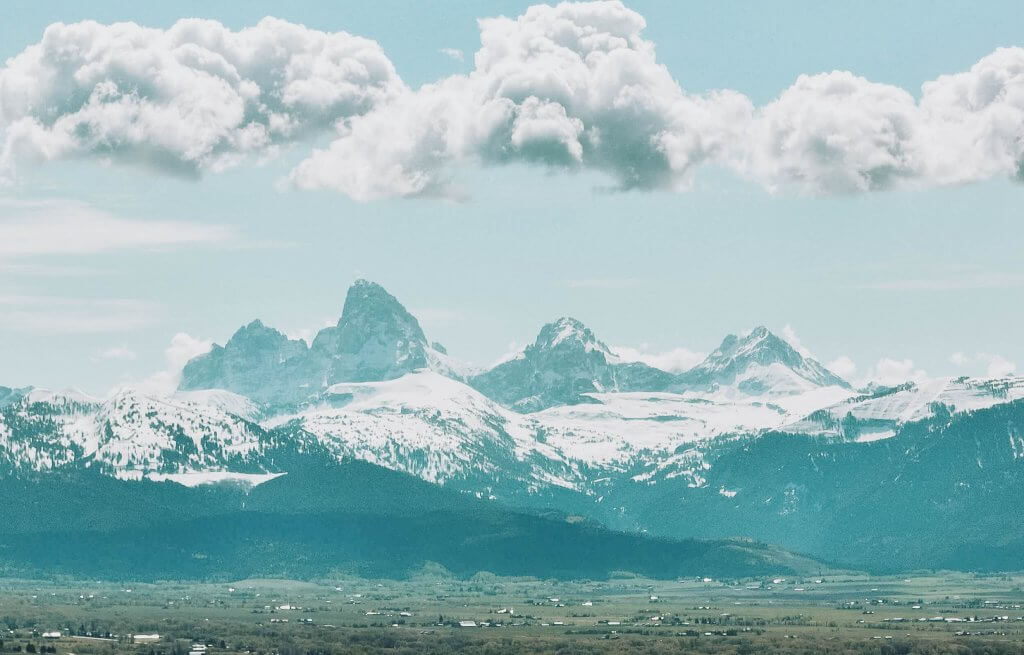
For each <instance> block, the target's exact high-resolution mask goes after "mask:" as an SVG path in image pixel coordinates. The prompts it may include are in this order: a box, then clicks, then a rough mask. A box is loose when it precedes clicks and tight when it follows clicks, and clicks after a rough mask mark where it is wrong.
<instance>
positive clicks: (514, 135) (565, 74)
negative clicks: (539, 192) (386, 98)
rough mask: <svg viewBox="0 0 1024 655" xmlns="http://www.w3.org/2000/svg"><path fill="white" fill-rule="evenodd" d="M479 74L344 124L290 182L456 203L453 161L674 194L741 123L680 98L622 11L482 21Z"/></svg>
mask: <svg viewBox="0 0 1024 655" xmlns="http://www.w3.org/2000/svg"><path fill="white" fill-rule="evenodd" d="M479 24H480V31H481V34H480V38H481V43H482V46H481V48H480V50H478V51H477V53H476V56H475V58H474V63H475V67H474V69H473V71H471V72H470V73H469V74H466V75H454V76H451V77H448V78H445V79H443V80H441V81H439V82H437V83H435V84H428V85H425V86H424V87H422V88H421V89H419V90H417V91H407V92H406V93H404V94H402V95H400V96H399V97H398V98H397V99H396V100H395V101H393V102H390V103H388V104H386V105H380V106H379V107H378V108H377V109H376V110H373V111H371V112H369V113H368V114H366V115H365V116H362V117H359V118H355V119H353V120H352V121H350V122H348V123H346V125H345V126H344V127H343V129H342V130H341V132H340V134H339V138H338V139H337V140H336V141H335V142H334V143H332V144H331V145H330V146H329V147H328V148H326V149H323V150H318V151H316V152H314V153H313V155H312V156H311V157H310V158H309V159H307V160H306V161H304V162H302V163H301V164H300V165H299V166H298V167H297V168H296V169H295V171H293V173H292V175H291V180H292V182H293V183H294V184H295V185H296V186H298V187H301V188H308V189H332V190H336V191H340V192H342V193H345V194H347V195H349V196H351V197H353V198H355V199H357V200H371V199H374V198H378V197H382V196H415V195H447V194H450V193H452V186H451V183H450V179H449V176H450V172H449V165H450V164H452V163H453V162H458V161H464V160H469V161H480V162H485V163H505V162H512V161H526V162H532V163H535V164H539V165H542V166H548V167H552V168H558V169H566V170H576V169H582V168H590V169H596V170H601V171H605V172H607V173H609V174H610V175H611V176H612V178H613V179H614V180H615V182H616V184H617V186H618V187H619V188H622V189H630V188H644V189H650V188H667V189H684V188H686V187H688V186H689V184H690V181H691V174H692V171H693V169H694V167H695V166H696V165H698V164H700V163H701V162H703V161H705V160H707V159H708V158H710V157H712V156H713V155H715V154H716V153H718V152H719V151H720V150H721V149H722V148H723V146H724V145H725V144H726V141H728V140H729V139H730V138H731V137H732V136H733V134H734V130H733V129H732V126H733V125H734V124H736V123H742V122H743V121H744V120H746V118H747V116H748V115H749V114H750V112H751V110H752V109H751V104H750V102H749V100H747V98H746V97H745V96H743V95H742V94H739V93H736V92H731V91H726V92H720V93H714V94H711V95H708V96H696V95H689V94H686V93H684V92H683V90H682V89H681V88H680V86H679V84H677V82H676V81H675V79H673V77H672V75H671V73H670V72H669V71H668V69H667V68H665V66H663V65H662V64H660V63H659V62H658V61H657V59H656V57H655V48H654V44H653V43H651V42H650V41H648V40H646V39H644V38H643V37H642V36H641V32H642V31H643V29H644V27H645V22H644V19H643V17H642V16H641V15H640V14H638V13H636V12H634V11H631V10H629V9H627V8H626V7H625V6H623V5H622V4H621V3H619V2H593V3H578V4H574V3H561V4H559V5H557V6H554V7H551V6H547V5H536V6H533V7H530V8H529V9H527V10H526V12H525V13H523V14H522V15H521V16H519V17H518V18H514V19H513V18H505V17H501V18H488V19H484V20H481V21H480V22H479Z"/></svg>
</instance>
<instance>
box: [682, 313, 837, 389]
mask: <svg viewBox="0 0 1024 655" xmlns="http://www.w3.org/2000/svg"><path fill="white" fill-rule="evenodd" d="M751 365H758V366H763V367H766V366H772V365H782V366H784V367H786V368H788V369H790V370H791V371H793V373H795V374H796V375H797V376H799V377H801V378H803V379H805V380H807V381H808V382H811V383H813V384H817V385H822V386H829V385H838V386H842V387H848V386H849V384H848V383H847V382H846V381H845V380H843V379H842V378H840V377H839V376H837V375H835V374H834V373H832V372H831V371H829V370H828V369H826V368H825V367H824V366H823V365H822V364H821V363H819V362H818V361H816V360H815V359H813V358H811V357H805V356H804V355H802V354H801V353H800V352H799V351H798V350H797V349H796V348H795V347H794V346H793V344H791V343H790V342H789V341H787V340H786V339H783V338H782V337H779V336H778V335H776V334H775V333H773V332H772V331H771V330H769V329H768V328H767V327H765V326H764V325H758V326H757V327H755V328H754V329H752V330H750V331H748V332H745V333H743V334H741V335H740V336H737V335H735V334H730V335H727V336H726V337H725V338H724V339H723V340H722V343H721V345H719V347H718V348H717V349H715V351H714V352H712V353H711V354H710V355H708V356H707V358H706V359H705V360H704V361H703V362H701V363H700V364H698V365H697V366H695V367H694V368H693V369H691V370H690V371H688V372H687V373H684V374H683V379H684V380H689V381H697V382H706V381H708V380H709V379H720V381H721V382H724V383H730V380H731V379H732V378H734V377H735V376H736V375H737V374H740V373H742V372H743V371H745V370H746V369H747V368H748V367H749V366H751Z"/></svg>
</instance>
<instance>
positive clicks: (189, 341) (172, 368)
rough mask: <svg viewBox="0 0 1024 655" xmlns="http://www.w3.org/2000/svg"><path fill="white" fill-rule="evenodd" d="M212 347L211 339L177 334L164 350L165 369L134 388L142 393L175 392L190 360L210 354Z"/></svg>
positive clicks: (181, 333)
mask: <svg viewBox="0 0 1024 655" xmlns="http://www.w3.org/2000/svg"><path fill="white" fill-rule="evenodd" d="M212 347H213V341H212V340H211V339H199V338H197V337H193V336H192V335H190V334H188V333H185V332H179V333H177V334H175V335H174V336H173V337H172V338H171V343H170V344H169V345H168V346H167V348H166V349H165V350H164V363H165V364H166V368H164V369H163V370H161V371H157V372H156V373H154V374H153V375H151V376H149V377H148V378H146V379H144V380H142V381H141V382H139V383H138V384H137V385H135V387H136V388H137V389H139V390H140V391H142V392H144V393H151V394H157V395H161V394H171V393H174V391H176V390H177V388H178V384H179V383H180V382H181V373H182V371H183V370H184V369H185V364H187V363H188V362H189V360H190V359H192V358H194V357H198V356H199V355H202V354H205V353H208V352H210V349H211V348H212Z"/></svg>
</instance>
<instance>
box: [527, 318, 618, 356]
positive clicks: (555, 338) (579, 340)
mask: <svg viewBox="0 0 1024 655" xmlns="http://www.w3.org/2000/svg"><path fill="white" fill-rule="evenodd" d="M533 348H534V349H537V350H552V349H555V348H568V349H580V348H582V349H584V350H587V351H590V350H597V351H600V352H602V353H604V354H606V355H611V350H609V348H608V346H606V345H605V344H604V343H603V342H601V341H599V340H598V339H597V337H595V336H594V333H593V332H592V331H591V330H590V328H588V327H587V326H586V325H584V324H583V322H582V321H579V320H577V319H575V318H572V317H571V316H563V317H562V318H559V319H558V320H556V321H552V322H551V323H547V324H546V325H544V326H543V327H542V328H541V329H540V332H539V333H538V334H537V339H536V341H534V343H533Z"/></svg>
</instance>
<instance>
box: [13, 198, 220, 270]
mask: <svg viewBox="0 0 1024 655" xmlns="http://www.w3.org/2000/svg"><path fill="white" fill-rule="evenodd" d="M234 236H235V234H234V231H233V230H232V229H231V228H228V227H225V226H220V225H204V224H201V223H190V222H185V221H155V220H140V219H134V218H122V217H119V216H115V215H113V214H110V213H108V212H105V211H102V210H100V209H96V208H94V207H91V206H89V205H85V204H82V203H78V202H73V201H65V200H59V201H58V200H41V201H13V200H0V259H3V258H4V257H28V256H34V255H77V254H89V253H99V252H106V251H110V250H123V249H155V248H165V247H171V246H180V245H184V244H194V243H211V242H223V241H228V240H230V239H232V238H233V237H234Z"/></svg>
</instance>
